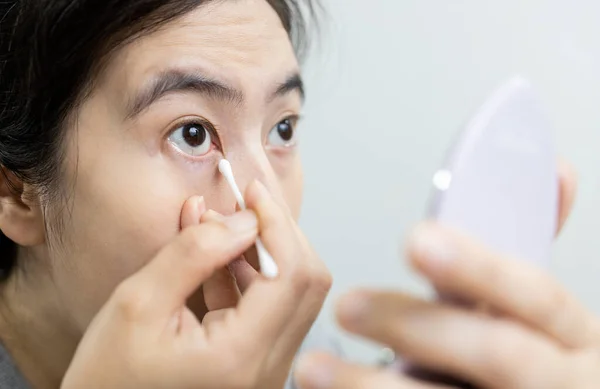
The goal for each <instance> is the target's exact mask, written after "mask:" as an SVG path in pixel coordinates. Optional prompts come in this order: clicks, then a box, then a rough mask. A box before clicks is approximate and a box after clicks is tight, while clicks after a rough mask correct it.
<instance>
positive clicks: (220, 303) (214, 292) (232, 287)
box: [202, 267, 241, 311]
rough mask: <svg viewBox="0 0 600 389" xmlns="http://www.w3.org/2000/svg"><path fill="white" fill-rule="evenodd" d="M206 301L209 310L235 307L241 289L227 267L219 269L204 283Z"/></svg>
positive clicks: (203, 289)
mask: <svg viewBox="0 0 600 389" xmlns="http://www.w3.org/2000/svg"><path fill="white" fill-rule="evenodd" d="M202 291H203V293H204V302H205V303H206V308H208V310H209V311H217V310H221V309H225V308H233V307H235V306H236V305H237V303H238V301H239V299H240V296H241V294H240V290H239V289H238V286H237V284H236V282H235V279H234V278H233V276H232V275H231V273H230V272H229V269H228V268H227V267H225V268H222V269H219V270H217V271H215V272H214V274H213V275H212V276H211V277H210V278H209V279H208V280H206V282H204V283H203V284H202Z"/></svg>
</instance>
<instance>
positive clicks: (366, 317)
mask: <svg viewBox="0 0 600 389" xmlns="http://www.w3.org/2000/svg"><path fill="white" fill-rule="evenodd" d="M560 176H561V180H560V182H561V204H560V209H559V215H560V224H561V226H562V225H563V223H564V221H565V220H566V218H567V216H568V214H569V213H570V210H571V206H572V203H573V198H574V194H575V178H574V174H573V173H572V171H571V170H570V169H569V168H567V167H566V166H565V165H562V167H561V170H560ZM408 257H409V260H410V263H411V265H412V266H413V267H414V268H415V269H416V270H417V271H418V272H419V273H420V274H421V275H423V276H424V277H426V278H427V279H428V280H429V281H430V282H431V284H432V285H433V286H434V287H435V288H436V289H437V290H439V291H440V292H442V293H444V294H447V295H451V296H457V297H458V298H460V299H461V300H465V301H471V302H474V303H477V304H478V305H482V306H485V307H486V308H487V309H486V311H485V312H482V311H475V310H470V309H465V308H461V307H457V306H452V305H447V304H444V303H442V302H431V301H425V300H422V299H419V298H416V297H412V296H409V295H406V294H403V293H396V292H387V291H368V290H364V291H355V292H353V293H351V294H349V295H347V296H346V297H344V298H343V299H342V300H341V302H340V304H339V306H338V319H339V321H340V324H341V325H342V327H344V328H345V329H346V330H348V331H350V332H352V333H354V334H357V335H360V336H363V337H366V338H368V339H370V340H373V341H375V342H378V343H380V344H385V345H387V346H389V347H390V348H391V349H393V350H395V351H396V352H397V353H398V354H399V355H401V356H402V358H405V359H406V360H408V361H410V362H412V363H414V364H416V365H418V366H422V367H423V368H425V369H428V370H431V371H435V372H441V373H445V374H448V375H450V376H454V377H460V378H461V379H464V380H465V381H467V382H471V383H473V384H475V385H477V386H478V387H481V388H487V389H506V388H514V389H572V388H586V389H587V388H590V389H591V388H598V387H600V320H599V318H597V317H596V316H595V315H594V314H593V313H591V312H590V311H588V310H587V309H586V308H585V307H583V306H582V305H581V304H580V303H579V302H578V301H577V300H576V299H575V298H574V297H573V296H571V295H570V294H569V293H567V292H566V291H565V290H564V289H563V288H562V287H561V286H560V285H559V284H558V283H557V282H556V281H555V280H553V279H552V278H551V277H549V276H548V275H547V274H546V273H545V272H543V271H542V270H540V269H539V268H536V267H534V266H533V265H529V264H528V263H526V262H524V261H519V260H516V259H512V258H506V257H505V256H502V255H499V254H497V253H495V252H492V251H490V250H488V249H487V248H485V247H482V246H481V245H479V244H478V243H477V242H474V241H473V240H472V239H470V238H468V237H466V236H463V235H461V234H459V233H457V232H456V231H452V230H449V229H446V228H444V227H442V226H439V225H435V224H431V223H426V224H424V225H422V226H420V227H419V228H417V230H416V232H415V234H414V235H413V237H412V238H411V240H410V242H409V250H408ZM297 380H298V382H299V383H300V386H301V387H302V388H303V389H316V388H320V389H321V388H322V389H325V388H345V389H352V388H357V389H358V388H379V389H388V388H389V389H391V388H405V389H410V388H421V389H423V388H442V387H445V388H448V387H451V386H441V385H435V384H429V383H425V382H420V381H416V380H414V379H411V378H409V377H406V376H403V375H400V374H398V373H397V372H395V371H391V370H380V369H376V368H370V367H363V366H359V365H352V364H348V363H344V362H342V361H340V360H338V359H336V358H334V357H332V356H328V355H322V354H321V355H318V354H315V355H310V356H307V357H306V358H305V359H303V360H302V361H301V363H300V364H299V366H298V369H297Z"/></svg>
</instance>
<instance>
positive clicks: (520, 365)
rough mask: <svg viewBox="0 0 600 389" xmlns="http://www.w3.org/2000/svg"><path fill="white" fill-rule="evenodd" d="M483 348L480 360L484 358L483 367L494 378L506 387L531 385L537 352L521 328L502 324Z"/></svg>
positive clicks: (535, 369)
mask: <svg viewBox="0 0 600 389" xmlns="http://www.w3.org/2000/svg"><path fill="white" fill-rule="evenodd" d="M482 348H483V354H482V356H481V357H482V358H481V360H483V361H487V363H486V364H487V366H486V368H487V369H486V370H488V372H489V374H490V375H491V377H493V380H495V381H496V382H499V383H502V384H501V385H502V386H507V387H532V386H530V383H532V382H533V381H534V377H535V374H536V373H537V372H539V369H538V367H537V366H538V363H539V362H540V355H538V348H536V347H533V345H532V343H531V342H530V339H529V338H528V337H526V336H525V334H524V333H523V332H522V330H521V329H520V328H518V327H517V326H516V325H514V324H512V323H505V325H503V326H502V327H501V328H499V329H498V331H496V332H495V333H494V334H493V336H491V337H490V341H487V342H483V344H482Z"/></svg>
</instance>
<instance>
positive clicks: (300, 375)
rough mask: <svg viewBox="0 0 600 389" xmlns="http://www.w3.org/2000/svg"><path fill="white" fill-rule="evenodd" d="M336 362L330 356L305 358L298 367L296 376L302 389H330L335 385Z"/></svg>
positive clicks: (301, 359)
mask: <svg viewBox="0 0 600 389" xmlns="http://www.w3.org/2000/svg"><path fill="white" fill-rule="evenodd" d="M334 374H335V362H334V361H333V360H332V359H331V357H328V356H304V357H301V358H300V360H299V361H298V364H297V365H296V369H295V376H296V379H297V381H298V383H299V384H300V387H301V388H302V389H328V388H330V387H331V385H332V384H333V378H334Z"/></svg>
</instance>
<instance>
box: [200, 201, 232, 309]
mask: <svg viewBox="0 0 600 389" xmlns="http://www.w3.org/2000/svg"><path fill="white" fill-rule="evenodd" d="M225 220H226V217H225V216H224V215H222V214H220V213H218V212H216V211H213V210H208V211H206V212H204V213H203V215H202V217H201V218H200V222H201V223H210V222H216V223H222V222H224V221H225ZM202 292H203V297H204V303H205V304H206V308H207V309H208V310H209V311H218V310H221V309H226V308H232V307H235V306H236V304H237V302H238V301H239V298H240V291H239V289H238V287H237V285H236V283H235V279H234V277H233V276H232V275H231V273H230V272H229V270H228V269H227V268H223V269H219V270H217V271H215V273H214V274H213V275H212V276H211V277H210V278H209V279H208V280H206V282H204V283H203V284H202Z"/></svg>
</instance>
